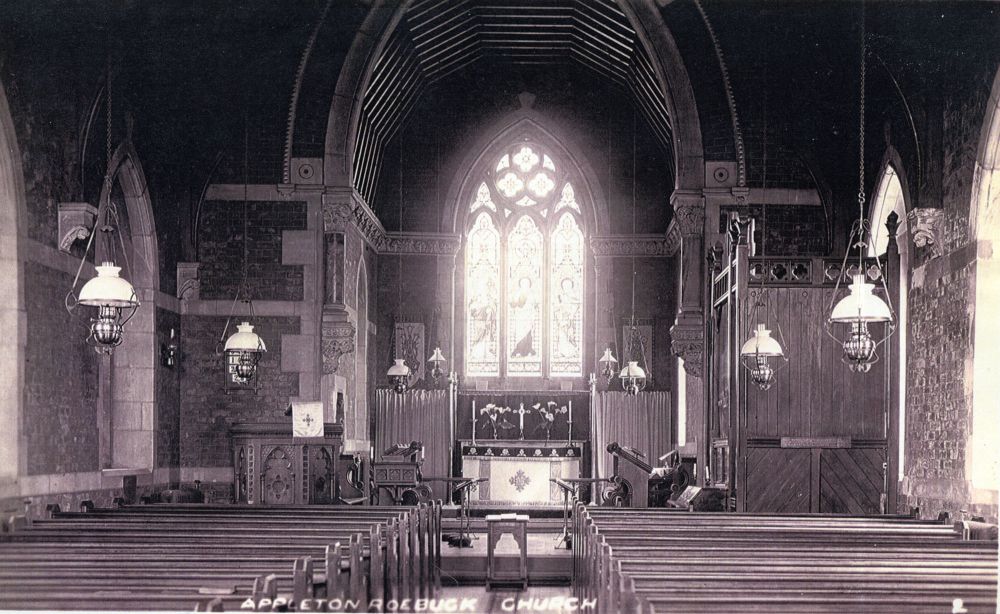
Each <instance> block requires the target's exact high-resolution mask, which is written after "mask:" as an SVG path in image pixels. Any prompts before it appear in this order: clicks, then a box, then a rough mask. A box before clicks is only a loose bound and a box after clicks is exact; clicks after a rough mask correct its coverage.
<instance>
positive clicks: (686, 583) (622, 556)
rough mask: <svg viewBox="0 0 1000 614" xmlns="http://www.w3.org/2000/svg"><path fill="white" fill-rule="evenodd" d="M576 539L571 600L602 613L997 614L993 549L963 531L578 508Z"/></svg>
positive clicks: (895, 520)
mask: <svg viewBox="0 0 1000 614" xmlns="http://www.w3.org/2000/svg"><path fill="white" fill-rule="evenodd" d="M573 530H574V536H573V537H574V542H573V543H574V593H575V595H576V596H577V597H578V598H581V599H596V600H597V605H598V608H599V610H600V611H606V612H616V611H630V612H719V611H748V612H778V611H782V612H783V611H804V612H834V611H836V612H844V611H866V612H867V611H872V612H900V611H907V612H924V611H927V612H949V611H951V607H952V601H953V600H954V599H961V600H962V602H963V605H964V607H965V608H967V609H968V611H969V612H978V611H990V612H993V611H995V609H996V587H997V545H996V542H982V541H980V542H973V541H962V539H961V537H962V536H963V535H968V534H970V531H969V527H967V526H956V527H952V526H949V525H945V524H941V523H929V522H923V521H917V520H914V519H911V518H905V517H898V516H885V517H871V518H865V517H842V516H820V515H811V516H810V515H807V516H760V515H752V514H712V513H688V512H683V513H677V512H669V511H667V510H653V509H644V510H638V509H616V510H609V509H601V508H586V507H584V506H583V505H579V504H578V505H577V506H576V509H575V513H574V527H573ZM979 533H980V534H986V535H989V534H991V533H990V532H989V531H988V530H985V531H984V530H980V531H979Z"/></svg>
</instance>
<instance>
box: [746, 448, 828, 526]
mask: <svg viewBox="0 0 1000 614" xmlns="http://www.w3.org/2000/svg"><path fill="white" fill-rule="evenodd" d="M811 461H812V451H811V450H807V449H782V448H750V449H749V451H748V453H747V473H746V476H747V478H746V502H747V511H748V512H767V513H774V514H780V513H786V514H787V513H806V512H808V511H809V509H810V476H811V466H812V462H811Z"/></svg>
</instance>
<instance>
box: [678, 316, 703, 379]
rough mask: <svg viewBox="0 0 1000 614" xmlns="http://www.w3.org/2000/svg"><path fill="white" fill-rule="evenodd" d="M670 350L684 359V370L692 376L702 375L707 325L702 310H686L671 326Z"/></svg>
mask: <svg viewBox="0 0 1000 614" xmlns="http://www.w3.org/2000/svg"><path fill="white" fill-rule="evenodd" d="M670 351H671V352H672V353H673V355H674V356H677V357H679V358H682V359H684V370H685V371H686V372H687V374H688V375H690V376H692V377H701V374H702V365H703V356H704V353H705V326H704V323H703V322H702V314H701V312H695V311H685V312H682V313H680V314H678V316H677V321H676V322H674V325H673V326H671V327H670Z"/></svg>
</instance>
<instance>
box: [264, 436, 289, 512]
mask: <svg viewBox="0 0 1000 614" xmlns="http://www.w3.org/2000/svg"><path fill="white" fill-rule="evenodd" d="M260 479H261V485H262V487H261V499H262V500H263V502H264V503H265V504H290V503H294V502H295V495H294V493H293V491H292V487H293V486H294V484H295V469H294V467H293V465H292V456H291V454H290V453H289V451H288V450H287V449H286V448H284V447H281V446H276V447H274V448H271V449H270V450H268V451H267V452H266V453H265V456H264V467H263V471H262V472H261V478H260Z"/></svg>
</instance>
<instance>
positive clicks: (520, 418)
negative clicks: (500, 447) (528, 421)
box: [517, 403, 524, 439]
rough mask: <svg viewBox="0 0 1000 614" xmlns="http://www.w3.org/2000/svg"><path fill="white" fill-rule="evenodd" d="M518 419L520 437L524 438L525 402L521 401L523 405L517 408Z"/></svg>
mask: <svg viewBox="0 0 1000 614" xmlns="http://www.w3.org/2000/svg"><path fill="white" fill-rule="evenodd" d="M517 420H518V423H519V424H518V426H519V427H520V429H521V435H520V437H519V439H524V403H521V407H520V408H519V409H518V410H517Z"/></svg>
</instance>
